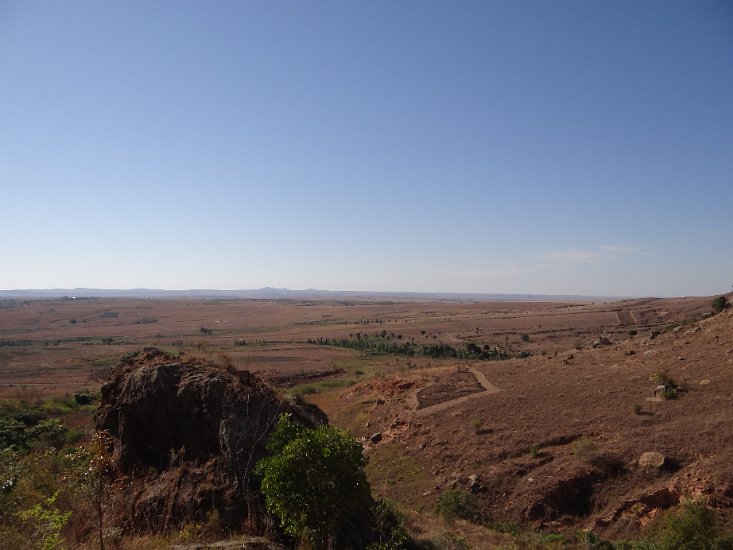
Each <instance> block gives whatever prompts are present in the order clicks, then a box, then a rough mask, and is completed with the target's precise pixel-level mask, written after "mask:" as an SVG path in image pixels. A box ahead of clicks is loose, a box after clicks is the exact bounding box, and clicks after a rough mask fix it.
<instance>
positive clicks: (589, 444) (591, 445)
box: [572, 435, 596, 458]
mask: <svg viewBox="0 0 733 550" xmlns="http://www.w3.org/2000/svg"><path fill="white" fill-rule="evenodd" d="M572 446H573V455H574V456H575V457H576V458H590V457H591V456H592V455H593V454H594V453H595V452H596V444H595V442H594V441H593V440H592V439H591V438H590V437H588V436H587V435H581V436H580V437H579V438H578V439H576V440H575V441H573V443H572Z"/></svg>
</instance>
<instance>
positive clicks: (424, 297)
mask: <svg viewBox="0 0 733 550" xmlns="http://www.w3.org/2000/svg"><path fill="white" fill-rule="evenodd" d="M0 298H4V299H11V298H198V299H222V300H226V299H251V300H252V299H260V300H315V299H319V300H354V299H361V300H393V301H405V300H411V301H436V300H440V301H451V302H539V301H545V302H546V301H553V302H560V301H562V302H565V301H576V302H586V301H592V300H619V299H621V298H619V297H611V296H581V295H567V294H563V295H551V294H491V293H483V292H465V293H464V292H379V291H355V290H316V289H310V288H309V289H305V290H290V289H287V288H271V287H266V288H257V289H249V290H246V289H241V290H218V289H189V290H164V289H158V288H130V289H109V288H52V289H14V290H0Z"/></svg>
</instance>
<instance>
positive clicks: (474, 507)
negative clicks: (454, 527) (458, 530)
mask: <svg viewBox="0 0 733 550" xmlns="http://www.w3.org/2000/svg"><path fill="white" fill-rule="evenodd" d="M435 511H436V512H438V514H439V515H440V516H441V517H442V518H443V519H444V520H446V521H448V522H451V521H453V520H455V519H456V518H460V519H465V520H466V521H471V522H474V523H477V522H479V521H480V520H481V513H480V511H479V507H478V502H477V499H476V496H475V495H473V494H471V493H469V492H468V491H466V490H464V489H450V490H448V491H445V492H443V494H441V495H440V496H439V497H438V502H437V503H436V504H435Z"/></svg>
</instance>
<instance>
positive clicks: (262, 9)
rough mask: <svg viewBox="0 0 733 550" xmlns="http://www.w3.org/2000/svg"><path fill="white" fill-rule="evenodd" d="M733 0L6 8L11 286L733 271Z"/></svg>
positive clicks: (6, 241)
mask: <svg viewBox="0 0 733 550" xmlns="http://www.w3.org/2000/svg"><path fill="white" fill-rule="evenodd" d="M732 174H733V4H731V3H730V2H729V1H699V2H691V1H674V0H672V1H668V0H664V1H653V0H649V1H645V2H638V1H636V0H633V1H616V2H600V1H588V0H575V1H574V0H563V1H561V2H550V1H545V0H542V1H540V0H537V1H531V0H518V1H512V2H506V1H501V2H499V1H491V0H486V1H468V0H465V1H440V2H436V1H431V0H419V1H418V0H413V1H407V0H390V1H386V0H382V1H379V0H377V1H369V2H355V1H342V0H339V1H333V2H330V1H313V2H304V1H288V2H286V1H279V0H272V1H270V0H268V1H264V0H263V1H211V2H201V1H175V2H173V1H162V0H154V1H149V0H145V1H139V2H138V1H125V2H112V1H83V0H70V1H68V2H57V1H51V0H46V1H43V0H39V1H34V2H27V1H8V0H0V250H1V251H2V252H1V253H0V289H15V288H75V287H88V288H143V287H147V288H166V289H189V288H220V289H247V288H260V287H266V286H270V287H283V288H291V289H305V288H318V289H328V290H373V291H419V292H490V293H520V294H585V295H603V296H612V295H615V296H682V295H711V294H717V293H721V292H727V291H729V290H730V289H731V284H733V241H732V239H731V237H733V216H731V209H732V208H733V178H732Z"/></svg>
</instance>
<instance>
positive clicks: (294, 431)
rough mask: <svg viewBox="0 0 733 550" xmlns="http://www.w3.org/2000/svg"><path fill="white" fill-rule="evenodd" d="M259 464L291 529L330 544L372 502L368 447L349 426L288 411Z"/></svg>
mask: <svg viewBox="0 0 733 550" xmlns="http://www.w3.org/2000/svg"><path fill="white" fill-rule="evenodd" d="M267 448H268V450H269V451H270V452H271V453H272V454H271V455H270V456H268V457H265V458H263V459H262V460H260V461H259V462H258V463H257V468H256V472H257V473H259V474H260V475H262V486H261V488H262V493H263V494H264V495H265V503H266V505H267V508H268V510H269V511H270V512H272V513H274V514H275V515H277V516H278V517H279V518H280V525H281V526H282V528H283V529H284V530H285V532H286V533H287V534H289V535H291V536H292V537H295V538H296V539H299V540H300V541H301V542H304V543H309V544H311V545H313V546H315V547H316V548H319V547H325V546H326V545H328V543H329V540H332V539H333V538H334V537H335V536H336V535H337V534H338V531H339V529H340V528H341V526H343V524H344V522H345V521H347V520H348V518H349V517H350V516H351V515H352V514H353V513H354V512H355V511H356V510H358V509H359V508H363V507H366V506H367V505H368V499H369V488H368V485H367V481H366V475H365V473H364V466H365V465H366V459H365V458H364V454H363V452H362V446H361V444H360V443H359V442H357V441H356V440H355V439H354V438H352V437H351V436H349V435H348V434H347V433H346V432H345V431H343V430H341V429H338V428H334V427H330V426H319V427H318V428H315V429H310V428H306V427H304V426H301V425H300V424H297V423H295V422H293V421H292V420H291V419H290V416H289V415H282V416H281V417H280V420H279V422H278V424H277V426H276V428H275V430H273V432H272V433H271V434H270V437H269V439H268V443H267Z"/></svg>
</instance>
